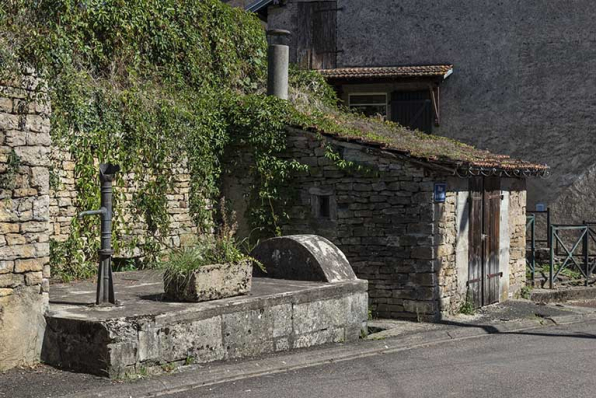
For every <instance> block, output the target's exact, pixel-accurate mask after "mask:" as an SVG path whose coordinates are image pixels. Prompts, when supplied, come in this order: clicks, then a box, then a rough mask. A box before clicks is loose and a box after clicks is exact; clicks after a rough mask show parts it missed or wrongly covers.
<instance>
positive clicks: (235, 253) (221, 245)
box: [163, 235, 255, 302]
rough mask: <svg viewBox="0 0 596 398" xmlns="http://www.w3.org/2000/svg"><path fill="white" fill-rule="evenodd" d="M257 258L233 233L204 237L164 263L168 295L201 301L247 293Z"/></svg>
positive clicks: (178, 298) (167, 297)
mask: <svg viewBox="0 0 596 398" xmlns="http://www.w3.org/2000/svg"><path fill="white" fill-rule="evenodd" d="M254 261H255V260H253V259H252V258H251V257H249V256H247V255H245V254H244V253H242V251H241V250H240V249H238V247H237V244H236V241H235V240H234V239H233V238H232V237H230V236H225V235H219V236H215V237H205V238H201V239H200V240H199V241H198V242H197V243H196V244H195V245H193V246H192V247H186V248H183V249H180V250H177V251H175V252H173V253H172V255H171V256H170V259H169V261H168V262H166V263H164V264H163V267H164V269H165V272H164V290H165V298H166V299H168V300H175V301H192V302H199V301H208V300H217V299H222V298H226V297H232V296H238V295H241V294H247V293H248V292H250V288H251V282H252V268H253V263H254Z"/></svg>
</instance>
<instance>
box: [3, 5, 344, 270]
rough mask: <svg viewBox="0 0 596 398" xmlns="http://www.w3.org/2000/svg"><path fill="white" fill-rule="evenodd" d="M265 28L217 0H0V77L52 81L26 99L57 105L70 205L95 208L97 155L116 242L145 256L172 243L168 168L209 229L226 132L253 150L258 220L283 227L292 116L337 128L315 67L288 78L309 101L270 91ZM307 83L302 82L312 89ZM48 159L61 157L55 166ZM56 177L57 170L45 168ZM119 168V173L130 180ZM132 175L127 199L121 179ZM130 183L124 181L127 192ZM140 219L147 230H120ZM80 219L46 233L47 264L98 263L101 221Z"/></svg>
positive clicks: (329, 94) (270, 227) (291, 167)
mask: <svg viewBox="0 0 596 398" xmlns="http://www.w3.org/2000/svg"><path fill="white" fill-rule="evenodd" d="M266 45H267V44H266V39H265V34H264V31H263V28H262V26H261V23H260V21H259V20H258V19H257V18H256V17H255V16H253V15H250V14H248V13H245V12H244V11H242V10H240V9H238V8H232V7H229V6H228V5H225V4H223V3H222V2H221V1H219V0H185V1H182V0H137V1H127V0H7V1H3V2H1V3H0V82H3V81H11V80H12V79H14V78H15V76H19V75H20V74H21V72H22V71H23V70H24V69H25V70H27V71H35V73H37V74H38V75H39V77H41V78H42V79H43V81H44V82H45V83H46V84H44V85H43V88H44V89H43V90H45V91H43V92H40V96H39V97H37V98H31V100H38V101H41V100H44V99H46V98H47V99H48V100H49V101H50V102H51V106H52V116H51V123H52V129H51V135H52V140H53V145H54V146H57V147H59V148H61V150H63V151H66V152H68V153H69V154H70V157H71V158H72V161H73V162H74V163H75V170H74V175H75V184H76V191H77V196H76V203H75V206H76V208H77V210H79V211H80V210H87V209H94V208H97V207H98V206H99V201H100V194H99V188H98V184H97V163H98V162H112V163H117V164H119V165H120V166H121V168H122V173H120V174H119V175H118V179H117V181H116V187H115V198H114V200H115V209H122V208H123V207H126V211H127V212H128V213H131V214H132V216H133V217H134V218H133V219H126V220H125V219H124V213H125V212H124V211H119V212H118V210H117V212H116V214H115V226H114V231H115V232H114V233H115V234H116V235H117V236H116V237H115V239H114V242H115V243H116V244H117V245H119V246H117V247H116V248H115V249H116V250H123V251H127V250H131V249H133V248H135V247H136V248H140V249H141V250H142V252H143V253H144V255H145V256H146V258H147V259H148V260H150V261H151V260H152V259H153V258H154V257H155V256H157V255H158V253H159V252H160V250H162V249H163V247H164V245H167V242H166V241H165V239H164V238H163V237H165V236H167V235H168V230H169V228H170V225H169V217H168V212H167V193H168V192H171V190H172V188H173V184H174V182H175V181H174V178H175V173H174V172H173V169H175V168H177V167H178V166H180V165H183V166H185V167H186V168H187V169H188V170H189V173H190V175H191V183H190V190H191V192H190V198H191V200H190V204H189V207H190V210H191V213H192V214H193V216H194V218H195V220H196V222H197V225H199V226H200V230H201V231H203V232H210V231H212V229H213V227H214V221H213V210H212V209H213V208H217V206H215V203H214V202H215V201H216V200H217V198H218V194H219V191H218V180H219V177H220V173H221V161H222V160H221V158H222V154H223V152H224V149H225V148H226V147H227V146H228V145H229V144H230V143H233V142H235V143H243V144H246V145H247V146H249V147H251V148H252V150H253V151H254V160H255V170H254V174H255V175H256V176H257V178H256V180H255V182H254V186H253V188H254V192H255V194H254V198H253V202H254V203H253V206H251V215H250V218H251V220H252V224H253V227H254V228H257V229H258V230H259V231H261V232H262V233H263V234H275V233H279V221H280V218H283V217H286V216H287V215H286V214H285V213H284V210H283V209H284V204H285V201H286V199H285V196H284V193H283V192H282V190H281V187H282V186H283V184H284V182H285V181H287V179H288V178H289V177H290V175H291V173H292V172H295V171H299V170H304V169H305V166H303V165H300V164H298V163H297V162H296V161H293V160H291V159H285V158H282V157H279V156H278V155H279V154H280V153H281V152H283V150H284V149H285V145H286V144H285V131H286V130H285V128H286V126H287V125H288V124H289V125H295V126H307V127H321V128H322V129H331V128H332V124H330V123H329V121H328V120H326V119H325V117H324V114H325V112H324V111H322V110H321V109H318V108H317V107H318V105H321V106H323V107H329V106H335V105H336V103H337V98H336V96H335V92H334V91H333V89H331V88H330V87H329V86H328V85H327V84H326V83H325V82H324V80H323V79H322V77H321V76H320V75H319V74H317V73H314V72H301V71H297V70H293V71H292V73H291V84H292V86H293V87H295V88H296V89H297V90H299V95H302V97H304V98H308V101H313V100H314V102H313V103H310V104H308V107H309V109H311V108H312V111H311V110H309V111H308V112H304V110H303V109H302V110H299V109H298V108H297V107H296V106H294V105H292V104H290V103H289V102H287V101H282V100H279V99H276V98H271V97H266V96H264V95H263V93H264V84H265V75H266ZM305 93H308V95H306V94H305ZM53 167H54V169H55V170H58V169H59V164H55V165H54V166H53ZM52 175H53V178H52V187H53V188H54V189H56V188H58V187H59V185H60V184H59V178H57V175H56V174H55V173H53V174H52ZM125 177H126V178H125ZM131 185H134V187H135V188H136V189H134V190H132V192H133V193H132V197H130V195H131V194H130V193H129V194H128V195H129V196H128V197H127V196H126V194H125V191H126V189H125V188H129V187H130V186H131ZM129 192H130V191H129ZM139 220H140V221H142V222H143V223H144V224H145V225H146V227H147V230H148V233H147V236H146V237H144V238H143V239H142V240H139V239H128V240H126V239H124V237H126V236H129V235H130V234H129V232H130V228H131V225H134V224H135V223H136V222H137V221H139ZM96 221H97V220H94V219H92V218H86V219H82V220H80V219H78V218H76V217H75V218H74V219H73V221H72V225H71V228H70V236H69V237H68V239H67V240H66V241H64V242H52V244H51V262H52V265H53V267H54V268H53V269H54V274H56V275H58V276H61V277H62V278H64V279H70V278H84V277H88V276H91V275H93V273H94V272H95V261H96V252H97V248H98V246H99V230H98V229H99V225H98V224H99V223H97V222H96Z"/></svg>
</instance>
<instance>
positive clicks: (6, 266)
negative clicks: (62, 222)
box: [0, 74, 50, 371]
mask: <svg viewBox="0 0 596 398" xmlns="http://www.w3.org/2000/svg"><path fill="white" fill-rule="evenodd" d="M18 80H19V81H18V82H9V83H6V82H5V83H2V85H1V86H0V371H3V370H6V369H9V368H11V367H14V366H17V365H26V364H31V363H35V362H38V361H39V358H40V351H41V344H42V341H43V334H44V330H45V319H44V313H45V311H46V309H47V306H48V290H49V282H48V278H49V276H50V269H49V255H50V246H49V227H50V225H49V196H48V195H49V151H50V121H49V113H50V107H49V105H46V104H44V103H43V101H38V100H36V99H35V96H34V95H33V94H34V91H35V89H36V87H37V85H38V81H37V79H36V78H35V76H33V75H31V74H29V75H24V76H23V77H22V78H20V79H18Z"/></svg>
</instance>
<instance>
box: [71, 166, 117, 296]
mask: <svg viewBox="0 0 596 398" xmlns="http://www.w3.org/2000/svg"><path fill="white" fill-rule="evenodd" d="M118 171H120V166H118V165H114V164H110V163H102V164H100V165H99V179H100V181H101V208H100V209H99V210H89V211H84V212H82V213H80V214H79V218H81V217H83V216H90V215H95V214H99V215H101V248H100V249H99V272H98V275H97V299H96V304H97V305H110V304H116V299H115V297H114V281H113V279H112V254H114V250H112V182H113V181H114V176H115V174H116V173H117V172H118Z"/></svg>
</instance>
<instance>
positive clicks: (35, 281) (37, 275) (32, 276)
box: [25, 271, 43, 286]
mask: <svg viewBox="0 0 596 398" xmlns="http://www.w3.org/2000/svg"><path fill="white" fill-rule="evenodd" d="M42 282H43V276H42V273H41V271H40V272H28V273H26V274H25V283H26V284H27V286H36V285H41V283H42Z"/></svg>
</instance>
